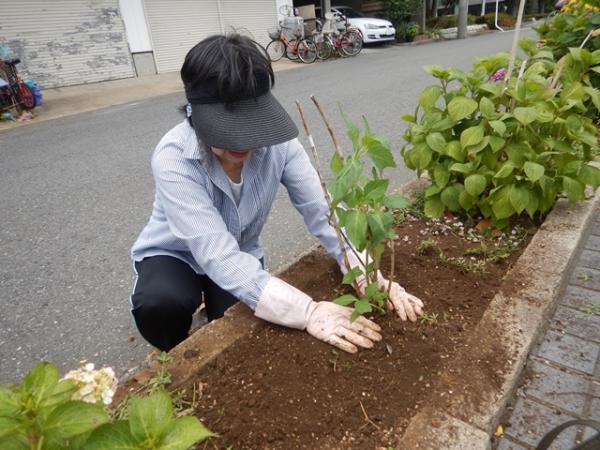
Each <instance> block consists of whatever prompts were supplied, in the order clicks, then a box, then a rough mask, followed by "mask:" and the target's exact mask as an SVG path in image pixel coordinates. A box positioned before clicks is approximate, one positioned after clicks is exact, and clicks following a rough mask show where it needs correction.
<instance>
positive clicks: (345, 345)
mask: <svg viewBox="0 0 600 450" xmlns="http://www.w3.org/2000/svg"><path fill="white" fill-rule="evenodd" d="M254 315H255V316H256V317H259V318H261V319H263V320H267V321H269V322H271V323H276V324H278V325H283V326H285V327H290V328H297V329H300V330H306V331H308V333H309V334H310V335H311V336H314V337H316V338H317V339H320V340H322V341H324V342H327V343H328V344H331V345H334V346H336V347H337V348H339V349H341V350H344V351H345V352H349V353H356V352H357V351H358V349H357V346H359V347H364V348H372V347H373V342H377V341H380V340H381V335H380V334H379V333H378V332H379V331H381V328H379V325H377V324H376V323H375V322H371V321H370V320H368V319H366V318H364V317H359V318H358V319H356V320H355V321H354V322H350V316H351V315H352V309H351V308H348V307H346V306H341V305H337V304H335V303H330V302H315V301H313V300H312V299H311V298H310V297H309V296H308V295H306V294H305V293H304V292H302V291H300V290H299V289H296V288H295V287H294V286H292V285H290V284H288V283H286V282H285V281H283V280H281V279H279V278H277V277H271V278H270V280H269V282H268V283H267V284H266V285H265V287H264V289H263V292H262V294H261V296H260V299H259V301H258V305H257V306H256V310H255V311H254Z"/></svg>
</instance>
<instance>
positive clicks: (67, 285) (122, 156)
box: [0, 33, 513, 383]
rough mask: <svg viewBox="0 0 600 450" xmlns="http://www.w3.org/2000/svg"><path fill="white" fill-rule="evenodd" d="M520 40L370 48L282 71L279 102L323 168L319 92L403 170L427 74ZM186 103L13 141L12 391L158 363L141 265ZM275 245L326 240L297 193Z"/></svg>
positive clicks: (110, 112) (6, 227) (289, 252)
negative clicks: (145, 336) (146, 328)
mask: <svg viewBox="0 0 600 450" xmlns="http://www.w3.org/2000/svg"><path fill="white" fill-rule="evenodd" d="M512 36H513V34H512V33H494V34H486V35H483V36H479V37H473V38H470V39H467V40H462V41H448V42H442V43H437V44H427V45H420V46H408V47H386V48H381V47H379V48H368V49H365V50H364V52H363V53H361V54H360V55H359V56H358V57H356V58H351V59H343V60H337V61H327V62H325V63H319V64H313V65H310V66H305V67H300V68H298V69H294V70H289V71H285V72H281V73H279V74H278V76H277V81H276V88H275V93H276V95H277V96H278V98H279V99H280V100H281V101H282V103H283V104H284V106H285V107H286V108H287V109H288V111H290V113H291V114H292V117H293V118H294V119H295V120H296V121H297V123H298V124H299V128H301V125H300V122H299V115H298V114H297V111H296V109H295V106H294V99H296V98H297V99H300V100H301V101H302V102H303V104H304V105H305V109H306V110H307V112H308V114H307V116H308V119H309V121H310V123H311V125H312V127H313V134H314V136H315V140H316V142H317V145H318V147H319V149H320V150H321V153H322V155H321V159H322V160H323V161H328V160H329V157H330V156H331V153H332V148H331V145H330V141H329V139H328V138H327V134H326V130H325V128H324V126H322V125H321V123H320V121H319V120H318V119H317V115H316V112H315V111H314V108H312V107H311V104H310V100H309V95H311V94H314V95H316V96H317V97H318V98H319V99H320V100H321V102H322V103H323V105H324V106H325V108H326V109H327V111H329V115H330V117H331V118H332V121H333V122H334V124H335V125H336V127H337V129H338V131H339V134H340V135H341V134H344V133H342V132H343V127H342V124H341V119H340V118H339V114H338V112H337V103H338V102H339V103H340V104H341V105H342V107H343V109H344V110H345V111H346V112H347V113H348V114H349V115H350V116H351V117H352V118H353V119H354V120H356V121H358V120H360V116H361V114H364V115H365V116H366V117H367V118H368V119H369V122H370V125H371V128H372V129H373V130H374V131H375V132H378V133H380V134H382V135H385V136H387V137H388V138H389V139H390V140H391V142H392V143H393V146H394V148H395V149H396V156H397V161H398V162H400V159H401V158H400V156H399V153H397V151H398V149H399V147H400V143H401V139H400V137H401V134H402V131H403V128H404V127H403V125H402V123H401V121H400V116H401V115H402V114H404V113H408V112H412V111H413V110H414V107H415V105H416V102H417V99H418V93H419V92H420V90H421V89H422V88H423V87H425V86H427V85H429V84H432V83H434V81H435V80H434V79H433V78H432V77H430V76H429V75H428V74H426V73H425V72H423V71H422V69H421V67H422V66H423V65H426V64H439V65H442V66H450V65H452V66H458V67H463V68H468V67H469V66H470V58H471V56H473V55H477V56H483V55H487V54H490V53H493V52H496V51H508V50H510V45H511V39H512ZM182 103H183V95H182V94H172V95H165V96H162V97H156V98H149V99H147V100H145V101H143V102H138V103H135V104H128V105H122V106H117V107H111V108H106V109H101V110H97V111H94V112H89V113H84V114H80V115H78V116H71V117H65V118H62V119H57V120H52V121H47V122H42V123H32V124H31V125H27V126H22V127H18V128H15V129H12V130H8V131H4V132H0V189H1V190H0V192H1V193H2V194H1V196H0V211H2V213H1V216H0V383H2V382H9V381H15V380H17V379H18V378H20V377H22V375H23V374H24V373H25V372H26V371H27V370H29V369H30V368H31V367H32V366H33V365H34V364H35V363H36V362H37V361H40V360H48V361H52V362H55V363H58V364H59V365H60V366H61V367H63V368H64V369H67V368H74V367H76V366H78V364H79V361H80V360H82V359H87V360H89V361H92V362H95V363H96V364H97V365H111V366H112V367H114V368H115V369H116V370H117V372H118V373H119V374H123V373H124V372H125V371H126V370H127V369H130V368H132V367H135V366H137V365H139V364H140V363H141V362H142V361H143V360H144V357H145V355H146V354H147V353H148V351H149V350H150V347H149V346H147V345H146V344H145V343H144V342H143V340H142V339H141V337H140V336H139V335H138V333H137V331H136V329H135V327H134V324H133V321H132V319H131V317H130V314H129V310H128V306H129V302H128V297H129V294H130V291H131V288H132V283H133V271H132V268H131V263H130V261H129V257H128V255H129V249H130V247H131V244H132V243H133V241H134V240H135V238H136V236H137V234H138V233H139V231H140V230H141V229H142V227H143V226H144V224H145V223H146V221H147V219H148V216H149V214H150V212H151V207H152V200H153V183H152V179H151V174H150V167H149V160H150V155H151V153H152V151H153V148H154V146H155V145H156V143H157V142H158V140H159V139H160V137H161V136H162V135H163V134H164V133H165V132H166V131H167V130H168V129H169V128H170V127H171V126H173V125H174V124H176V123H178V122H179V121H180V120H181V116H180V115H179V113H178V112H177V107H178V106H179V105H181V104H182ZM301 136H302V138H303V140H304V141H305V142H306V140H305V139H304V134H303V133H301ZM390 175H392V176H393V178H394V182H395V183H396V184H400V183H402V182H404V181H406V180H407V179H409V178H411V177H412V176H414V175H413V174H412V173H411V172H409V171H408V170H406V169H404V168H399V169H397V170H396V171H395V172H393V173H390ZM263 240H264V242H265V249H266V256H267V265H268V266H269V267H270V268H271V269H273V270H275V269H277V267H281V266H282V265H283V264H285V263H286V262H289V261H291V260H293V259H294V258H295V257H296V256H297V255H298V254H300V253H302V252H303V251H305V250H306V249H307V248H308V247H309V246H311V245H312V244H313V243H314V240H313V239H312V238H310V237H309V236H308V235H307V233H306V232H305V231H304V227H303V224H302V221H301V219H300V218H299V215H298V214H297V213H296V212H295V211H293V209H292V208H291V206H290V205H289V202H288V201H287V198H286V196H285V192H283V191H282V192H280V195H279V197H278V199H277V201H276V203H275V205H274V207H273V210H272V213H271V216H270V220H269V222H268V224H267V226H266V228H265V232H264V234H263Z"/></svg>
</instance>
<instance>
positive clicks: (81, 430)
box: [0, 363, 212, 450]
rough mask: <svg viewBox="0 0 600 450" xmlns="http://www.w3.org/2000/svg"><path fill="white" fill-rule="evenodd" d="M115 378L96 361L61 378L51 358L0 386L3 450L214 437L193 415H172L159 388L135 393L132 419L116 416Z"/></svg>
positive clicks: (142, 449) (150, 447) (100, 449)
mask: <svg viewBox="0 0 600 450" xmlns="http://www.w3.org/2000/svg"><path fill="white" fill-rule="evenodd" d="M116 386H117V379H116V377H115V376H114V372H113V370H112V369H110V368H103V369H100V370H94V365H93V364H87V365H85V366H84V367H82V368H81V369H78V370H74V371H71V372H69V373H68V374H67V375H66V376H65V377H64V378H63V379H59V372H58V368H57V367H56V366H55V365H53V364H49V363H40V364H38V365H37V366H36V367H34V368H33V369H32V370H31V371H30V372H29V373H28V374H27V375H26V376H25V378H24V379H23V382H22V383H21V384H18V385H13V384H5V385H0V449H2V450H27V449H31V450H53V449H65V448H68V449H74V450H77V449H86V450H114V449H117V448H120V449H128V450H161V449H163V450H167V449H169V450H185V449H188V448H189V447H190V446H192V445H193V444H194V443H196V442H199V441H202V440H205V439H207V438H209V437H210V436H212V433H211V432H210V431H208V430H207V429H206V428H204V426H203V425H202V424H201V423H200V421H198V419H196V418H195V417H180V418H174V417H173V405H172V401H171V397H170V395H169V394H167V393H166V392H164V391H156V392H154V393H152V394H151V395H149V396H148V397H144V398H135V399H134V400H133V401H132V402H131V404H130V406H129V411H128V417H129V419H128V420H116V421H113V420H112V419H111V417H110V415H109V414H108V411H107V409H106V406H107V405H109V404H110V403H111V402H112V397H113V395H114V392H115V389H116Z"/></svg>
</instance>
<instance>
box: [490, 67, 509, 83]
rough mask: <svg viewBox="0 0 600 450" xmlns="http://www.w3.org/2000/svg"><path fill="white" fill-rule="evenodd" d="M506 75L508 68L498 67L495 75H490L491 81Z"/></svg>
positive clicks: (498, 79)
mask: <svg viewBox="0 0 600 450" xmlns="http://www.w3.org/2000/svg"><path fill="white" fill-rule="evenodd" d="M505 77H506V69H498V70H497V71H496V73H495V74H494V75H492V76H491V77H490V81H494V82H496V81H500V80H503V79H504V78H505Z"/></svg>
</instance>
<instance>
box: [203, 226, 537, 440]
mask: <svg viewBox="0 0 600 450" xmlns="http://www.w3.org/2000/svg"><path fill="white" fill-rule="evenodd" d="M488 231H489V230H488ZM531 233H532V232H531V231H530V232H529V233H527V231H525V230H524V229H523V228H518V229H517V230H514V231H513V232H512V233H511V232H509V233H507V234H505V235H501V236H500V235H499V234H495V235H489V233H488V235H489V236H488V238H483V237H482V236H481V235H480V234H479V233H477V232H476V230H474V229H468V227H465V226H464V225H463V224H462V223H461V222H460V221H458V220H457V219H454V218H452V217H449V218H446V219H445V220H441V221H433V222H432V221H425V220H422V219H417V218H412V217H409V219H408V220H407V221H406V222H405V223H403V224H401V225H399V226H398V228H397V234H398V239H397V241H396V247H395V248H396V262H397V263H396V264H397V267H396V271H395V272H396V275H395V277H394V278H395V279H396V281H398V282H399V283H400V284H401V285H402V286H404V287H405V289H406V290H407V291H408V292H410V293H412V294H414V295H416V296H418V297H420V298H421V299H422V300H423V301H424V303H425V311H426V313H427V314H426V316H425V317H422V318H421V319H420V320H419V321H417V322H416V323H407V322H401V321H400V320H399V319H398V318H397V317H393V316H392V315H389V314H388V315H387V316H374V317H373V319H374V320H375V321H376V322H377V323H379V325H380V326H381V327H382V329H383V331H382V334H383V341H382V342H380V343H378V344H377V345H376V346H375V347H374V348H373V349H372V350H360V351H359V352H358V353H357V354H355V355H350V354H346V353H343V352H341V351H339V350H336V349H335V348H333V347H331V346H329V345H327V344H324V343H322V342H319V341H317V340H315V339H314V338H312V337H310V336H309V335H308V334H307V333H305V332H302V331H297V330H290V329H284V328H282V327H278V326H267V327H266V328H263V329H260V330H257V331H255V332H253V333H251V334H249V335H248V337H247V338H246V339H245V340H243V341H240V342H238V343H237V344H236V345H234V346H232V347H230V348H229V349H227V350H226V351H225V352H223V353H222V354H221V355H219V356H218V357H217V358H216V359H214V360H213V361H211V362H209V363H208V364H207V365H205V366H204V367H202V368H201V369H200V370H199V372H198V373H197V375H196V377H195V382H196V383H197V385H200V386H202V393H201V396H200V399H199V400H198V403H197V404H196V412H195V414H196V416H197V417H198V418H200V419H201V420H202V421H203V422H204V424H205V425H206V426H207V427H208V428H209V429H211V430H212V431H214V432H216V433H218V434H219V436H220V437H219V438H215V439H211V440H210V441H208V442H207V443H203V444H201V445H200V447H199V448H233V449H236V450H237V449H266V448H268V449H290V448H298V449H300V448H307V449H322V448H353V449H354V448H356V449H363V448H364V449H375V448H381V447H383V448H386V447H394V446H395V445H396V444H397V443H398V441H399V439H400V437H401V436H402V433H403V430H404V429H405V427H406V425H407V424H408V421H409V420H410V418H411V417H412V416H413V415H414V414H415V413H417V412H418V410H419V408H422V407H423V406H425V404H424V403H425V401H426V399H431V398H435V396H432V395H430V394H431V393H432V392H431V391H432V389H434V388H435V385H436V384H438V383H437V380H438V379H439V378H440V376H442V375H443V374H444V371H445V368H446V366H447V365H448V363H449V362H450V361H451V360H452V359H453V358H454V356H455V355H457V352H460V351H461V347H462V346H463V345H464V344H465V341H466V338H467V336H468V334H469V331H470V330H472V329H473V327H474V326H475V325H476V324H477V322H478V321H479V319H480V318H481V316H482V315H483V312H484V311H485V309H486V306H487V305H488V303H489V302H490V300H491V299H492V298H493V297H494V294H495V293H496V291H497V290H498V288H499V286H500V284H501V282H502V278H503V276H504V274H505V273H506V271H507V270H508V268H509V267H510V265H511V264H512V263H513V262H514V261H515V260H516V258H517V257H518V256H519V254H520V253H521V249H522V248H523V247H524V246H525V243H526V242H527V241H528V238H529V236H528V234H531ZM482 243H483V244H482ZM507 249H510V251H506V250H507ZM385 261H386V262H389V258H388V257H387V256H386V257H385ZM383 271H384V274H389V267H386V266H385V265H384V267H383ZM282 278H284V279H286V280H287V281H288V282H290V283H292V284H293V285H294V286H296V287H297V288H299V289H301V290H303V291H304V292H306V293H307V294H309V295H311V296H312V297H313V298H314V299H315V300H321V301H327V300H332V299H333V298H335V297H336V296H338V295H339V294H340V293H341V290H340V282H341V274H340V272H339V269H338V267H337V265H336V264H335V262H334V261H333V260H332V259H331V258H330V257H329V256H327V255H326V254H324V253H314V254H311V255H308V256H306V257H305V258H303V259H302V260H301V261H300V262H299V263H297V264H295V265H294V266H292V267H291V268H290V269H289V270H288V271H287V272H286V273H285V274H283V275H282ZM491 358H492V360H490V361H488V363H489V364H491V366H492V367H491V369H492V370H496V369H497V370H502V366H503V364H504V363H505V358H504V355H501V354H498V355H496V358H495V359H494V355H492V356H491ZM465 369H467V368H465ZM448 395H451V393H448Z"/></svg>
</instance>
